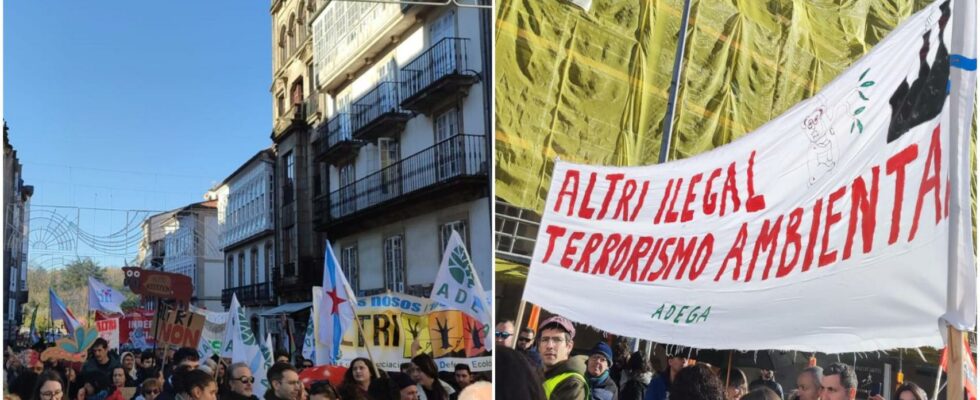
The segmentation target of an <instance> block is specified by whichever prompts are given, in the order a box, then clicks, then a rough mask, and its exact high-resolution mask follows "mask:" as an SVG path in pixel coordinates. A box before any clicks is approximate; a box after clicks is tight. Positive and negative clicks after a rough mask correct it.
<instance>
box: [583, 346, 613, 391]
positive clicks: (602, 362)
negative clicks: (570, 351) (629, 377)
mask: <svg viewBox="0 0 980 400" xmlns="http://www.w3.org/2000/svg"><path fill="white" fill-rule="evenodd" d="M612 365H613V356H612V348H610V347H609V345H608V344H606V342H601V341H600V342H599V343H596V345H595V347H593V348H592V351H591V352H590V353H589V360H588V361H586V362H585V377H586V378H588V379H589V388H590V389H592V398H593V399H595V400H617V398H618V397H619V388H618V387H616V382H614V381H613V379H611V378H609V367H612Z"/></svg>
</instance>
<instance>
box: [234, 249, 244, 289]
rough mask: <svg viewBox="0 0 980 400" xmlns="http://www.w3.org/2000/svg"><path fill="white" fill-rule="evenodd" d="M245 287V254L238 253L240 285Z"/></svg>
mask: <svg viewBox="0 0 980 400" xmlns="http://www.w3.org/2000/svg"><path fill="white" fill-rule="evenodd" d="M236 286H245V252H241V253H238V285H236Z"/></svg>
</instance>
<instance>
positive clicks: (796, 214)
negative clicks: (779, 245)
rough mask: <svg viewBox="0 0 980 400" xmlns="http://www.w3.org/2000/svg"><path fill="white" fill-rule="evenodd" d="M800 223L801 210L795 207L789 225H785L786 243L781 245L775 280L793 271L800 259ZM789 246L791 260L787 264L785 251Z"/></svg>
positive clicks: (801, 219) (790, 215)
mask: <svg viewBox="0 0 980 400" xmlns="http://www.w3.org/2000/svg"><path fill="white" fill-rule="evenodd" d="M801 222H803V209H802V208H800V207H797V208H796V209H795V210H793V212H791V213H790V214H789V223H787V224H786V242H785V243H783V255H782V256H781V257H780V259H779V268H776V277H777V278H782V277H784V276H786V275H787V274H789V273H790V271H792V270H793V267H794V266H796V261H797V260H799V259H800V250H802V248H803V246H802V244H801V243H800V241H801V239H802V237H801V236H800V223H801ZM790 245H792V246H793V247H794V250H793V260H792V261H790V262H789V263H787V262H786V250H787V249H789V246H790ZM763 279H764V278H763Z"/></svg>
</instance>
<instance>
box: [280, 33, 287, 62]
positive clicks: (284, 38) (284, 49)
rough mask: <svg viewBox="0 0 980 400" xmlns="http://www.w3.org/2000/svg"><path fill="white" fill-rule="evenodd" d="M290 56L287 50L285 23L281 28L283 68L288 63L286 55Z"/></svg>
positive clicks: (281, 59) (281, 60)
mask: <svg viewBox="0 0 980 400" xmlns="http://www.w3.org/2000/svg"><path fill="white" fill-rule="evenodd" d="M287 56H288V54H287V52H286V26H285V25H283V26H282V27H280V28H279V67H280V68H282V67H283V66H285V65H286V57H287Z"/></svg>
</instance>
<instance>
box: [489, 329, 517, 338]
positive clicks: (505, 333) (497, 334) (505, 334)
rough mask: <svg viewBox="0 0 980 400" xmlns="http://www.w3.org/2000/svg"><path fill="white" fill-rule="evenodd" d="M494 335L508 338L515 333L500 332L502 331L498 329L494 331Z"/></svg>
mask: <svg viewBox="0 0 980 400" xmlns="http://www.w3.org/2000/svg"><path fill="white" fill-rule="evenodd" d="M494 335H495V336H497V337H498V338H501V339H507V338H509V337H511V336H514V334H513V333H510V332H500V331H497V332H496V333H494Z"/></svg>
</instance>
